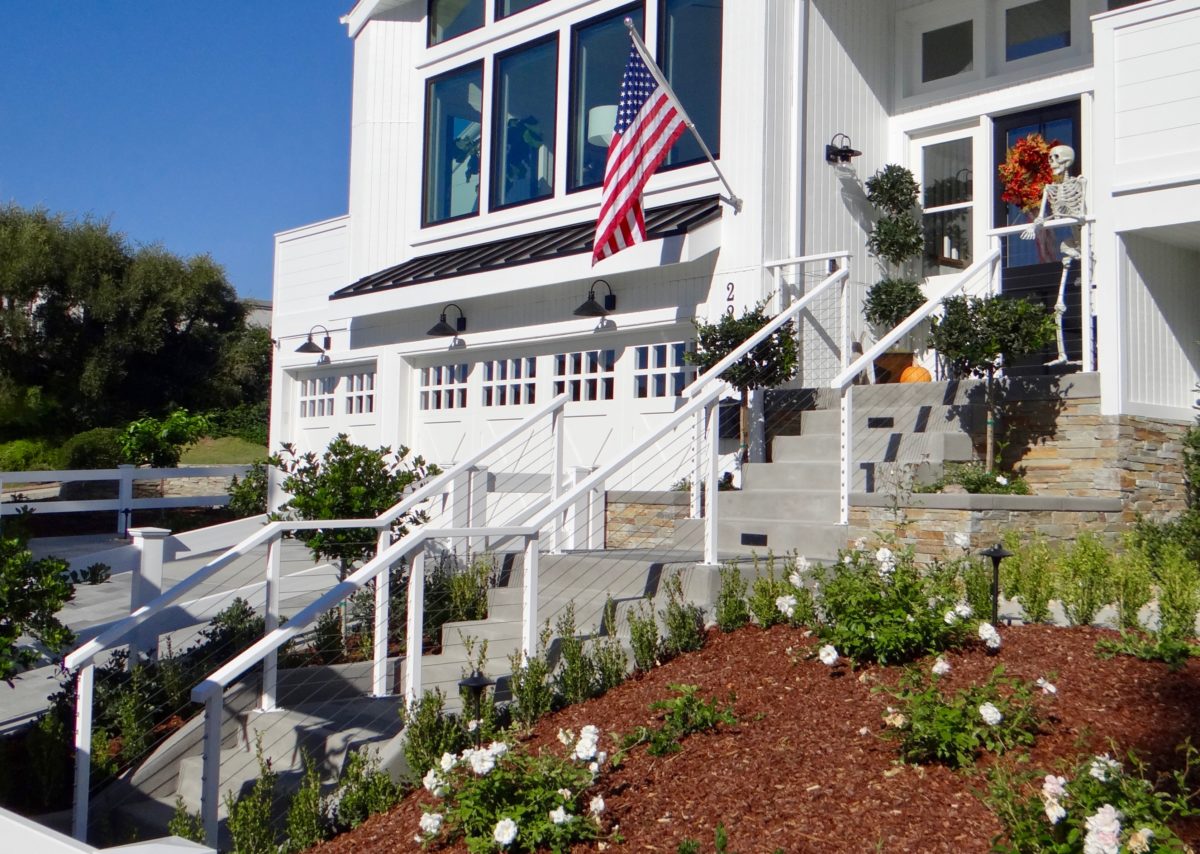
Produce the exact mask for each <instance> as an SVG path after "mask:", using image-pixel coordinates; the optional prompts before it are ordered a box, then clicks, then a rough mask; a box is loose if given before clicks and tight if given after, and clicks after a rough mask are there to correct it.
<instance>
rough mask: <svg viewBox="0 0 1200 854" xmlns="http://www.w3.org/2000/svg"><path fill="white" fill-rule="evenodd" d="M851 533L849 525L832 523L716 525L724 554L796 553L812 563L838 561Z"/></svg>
mask: <svg viewBox="0 0 1200 854" xmlns="http://www.w3.org/2000/svg"><path fill="white" fill-rule="evenodd" d="M848 531H849V528H848V526H846V525H838V524H833V523H829V522H794V521H780V520H763V519H725V518H722V519H721V520H720V521H719V522H718V524H717V532H718V533H717V537H718V543H719V546H720V550H721V551H722V552H723V553H726V552H728V553H738V554H742V555H748V554H758V555H765V554H767V553H768V552H773V553H774V554H777V555H782V554H787V553H788V552H792V551H795V552H797V553H798V554H801V555H804V556H805V557H807V558H809V559H810V560H827V561H832V560H835V559H836V558H837V553H838V550H839V549H843V548H845V547H846V543H847V537H848V536H849V534H848ZM746 535H748V536H750V537H753V538H754V539H753V541H752V543H753V544H747V543H746V542H744V540H743V537H744V536H746ZM764 537H765V538H766V541H765V543H763V540H762V538H764Z"/></svg>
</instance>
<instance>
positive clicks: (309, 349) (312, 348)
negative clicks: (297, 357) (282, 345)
mask: <svg viewBox="0 0 1200 854" xmlns="http://www.w3.org/2000/svg"><path fill="white" fill-rule="evenodd" d="M318 329H320V330H322V331H323V332H324V333H325V338H324V340H323V341H322V344H323V345H324V346H322V344H318V343H317V342H316V341H314V340H313V333H314V332H316V331H317V330H318ZM332 346H333V339H332V338H330V337H329V330H328V329H326V328H325V327H324V326H322V325H321V324H319V323H318V324H317V325H316V326H314V327H313V328H312V329H310V330H308V337H307V338H305V339H304V343H303V344H301V345H300V346H299V347H297V348H296V352H297V353H312V354H314V355H316V354H317V353H324V352H325V351H326V350H328V349H330V348H331V347H332Z"/></svg>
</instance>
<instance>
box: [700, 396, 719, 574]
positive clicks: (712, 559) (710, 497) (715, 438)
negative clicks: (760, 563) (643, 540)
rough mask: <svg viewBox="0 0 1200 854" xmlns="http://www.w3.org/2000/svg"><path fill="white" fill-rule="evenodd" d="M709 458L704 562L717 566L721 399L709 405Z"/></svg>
mask: <svg viewBox="0 0 1200 854" xmlns="http://www.w3.org/2000/svg"><path fill="white" fill-rule="evenodd" d="M707 408H708V459H707V461H706V463H705V472H704V484H705V492H706V493H707V495H706V500H705V503H704V562H705V563H706V564H708V565H709V566H715V565H716V564H717V562H718V560H719V558H718V556H717V537H718V530H717V525H718V512H717V506H718V502H717V481H718V479H719V478H720V475H719V473H718V472H717V459H718V454H717V451H718V448H719V446H720V442H721V439H720V422H721V401H720V400H719V399H718V400H714V401H713V402H712V403H710V404H709V405H708V407H707Z"/></svg>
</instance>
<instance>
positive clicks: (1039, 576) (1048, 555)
mask: <svg viewBox="0 0 1200 854" xmlns="http://www.w3.org/2000/svg"><path fill="white" fill-rule="evenodd" d="M1004 545H1005V547H1006V548H1007V549H1008V550H1009V551H1010V552H1012V553H1013V556H1012V557H1010V558H1008V559H1007V560H1006V561H1004V563H1002V564H1001V565H1000V572H1001V578H1002V579H1006V580H1005V582H1004V589H1005V591H1006V593H1007V594H1008V595H1009V596H1011V597H1014V598H1016V599H1017V600H1018V601H1019V602H1020V603H1021V610H1022V611H1024V612H1025V621H1026V622H1029V623H1044V622H1046V620H1048V619H1049V618H1050V600H1051V599H1052V598H1053V597H1054V593H1055V590H1056V589H1057V587H1058V582H1057V575H1056V572H1055V570H1056V566H1057V564H1056V561H1055V556H1054V552H1053V551H1052V550H1051V549H1050V546H1049V545H1048V544H1047V543H1046V538H1045V537H1043V536H1041V535H1040V534H1035V535H1034V536H1033V537H1032V538H1031V539H1030V540H1029V541H1028V542H1025V543H1022V542H1021V541H1020V537H1019V535H1018V534H1017V533H1016V532H1015V531H1011V532H1009V533H1008V534H1006V535H1005V537H1004Z"/></svg>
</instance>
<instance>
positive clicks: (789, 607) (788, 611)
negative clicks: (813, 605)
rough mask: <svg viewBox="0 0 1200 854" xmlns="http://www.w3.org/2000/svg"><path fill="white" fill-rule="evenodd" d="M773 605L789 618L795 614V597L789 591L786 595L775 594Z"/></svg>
mask: <svg viewBox="0 0 1200 854" xmlns="http://www.w3.org/2000/svg"><path fill="white" fill-rule="evenodd" d="M775 607H776V608H778V609H779V613H781V614H783V615H784V616H785V617H787V618H788V619H789V620H790V619H791V618H792V617H793V616H795V614H796V597H795V596H792V595H791V594H790V593H789V594H788V595H786V596H777V597H775Z"/></svg>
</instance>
